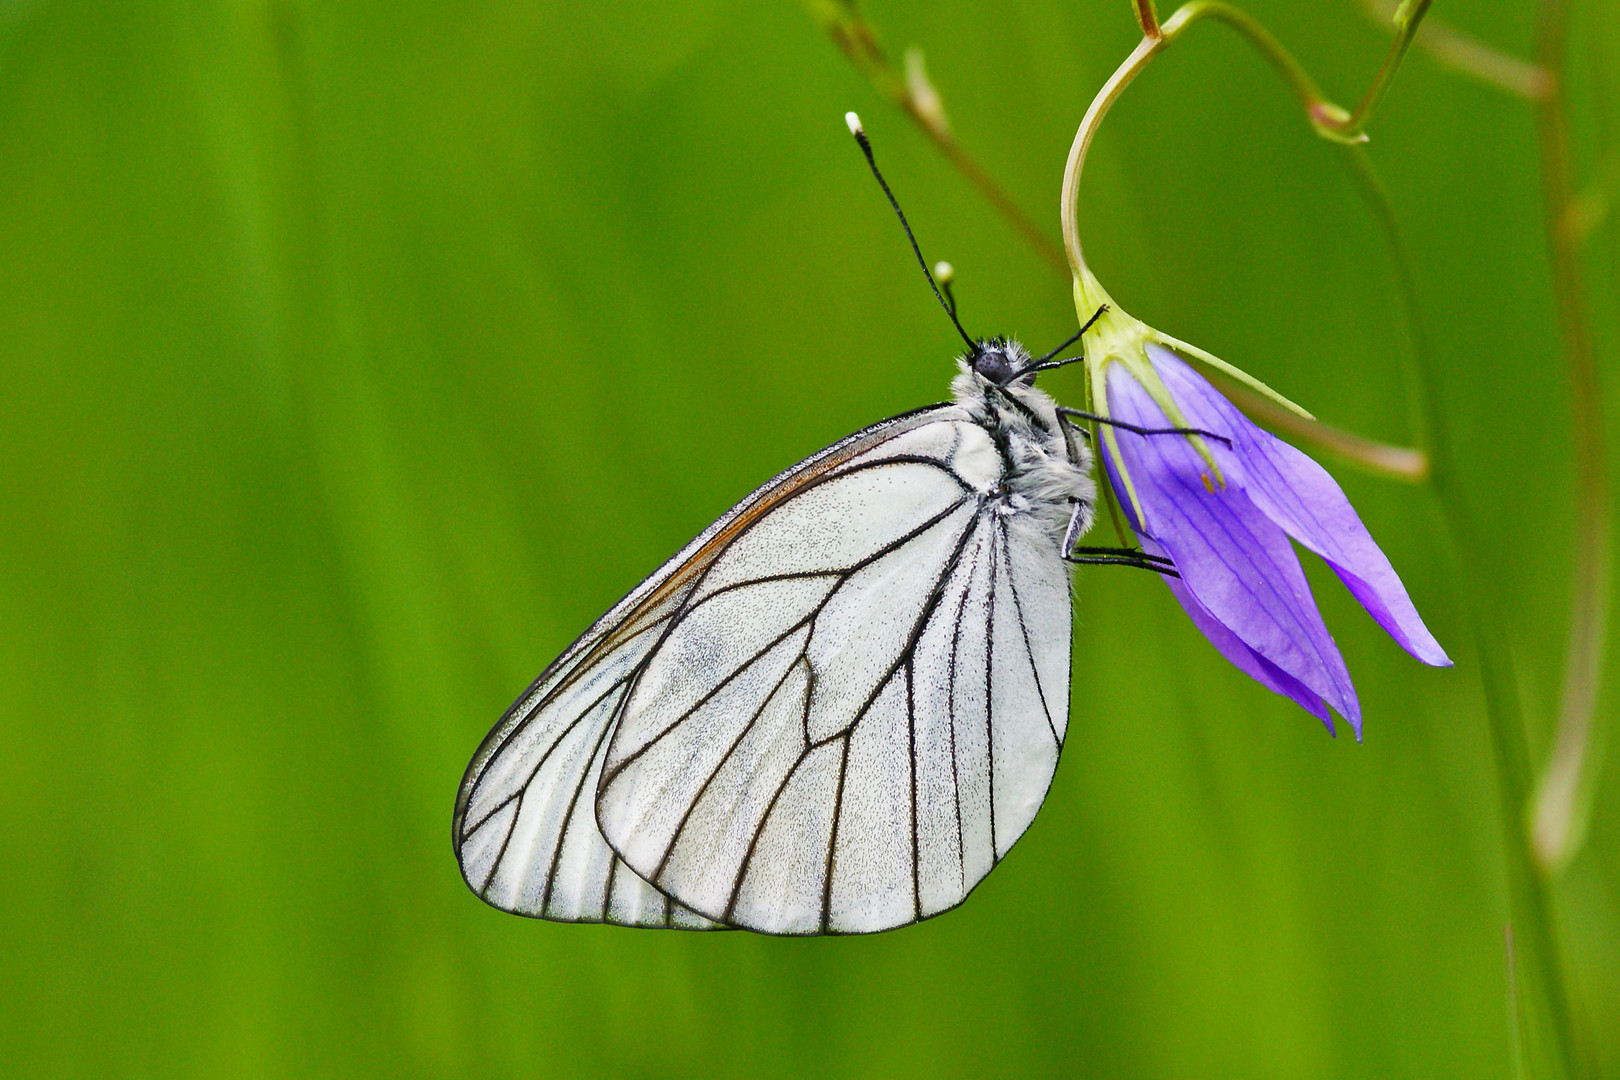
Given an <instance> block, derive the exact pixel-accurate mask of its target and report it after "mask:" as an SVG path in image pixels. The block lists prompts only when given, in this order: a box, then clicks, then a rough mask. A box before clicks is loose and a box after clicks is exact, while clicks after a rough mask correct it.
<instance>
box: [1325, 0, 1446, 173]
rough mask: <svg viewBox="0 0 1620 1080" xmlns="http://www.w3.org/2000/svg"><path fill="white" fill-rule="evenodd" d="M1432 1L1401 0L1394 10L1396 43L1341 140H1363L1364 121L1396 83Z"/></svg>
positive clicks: (1370, 117) (1390, 49)
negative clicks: (1393, 83)
mask: <svg viewBox="0 0 1620 1080" xmlns="http://www.w3.org/2000/svg"><path fill="white" fill-rule="evenodd" d="M1431 2H1432V0H1402V3H1401V5H1400V6H1399V7H1397V8H1396V9H1395V40H1394V41H1392V42H1390V43H1389V52H1387V53H1385V54H1384V63H1383V66H1381V67H1380V68H1379V69H1378V74H1377V75H1375V76H1373V81H1372V85H1371V86H1369V87H1368V88H1367V94H1366V96H1365V97H1363V98H1362V99H1361V104H1360V105H1357V106H1356V111H1355V112H1354V113H1351V114H1350V119H1349V120H1348V121H1347V122H1346V123H1345V125H1344V128H1343V130H1342V131H1341V132H1340V133H1339V134H1340V137H1341V138H1343V139H1344V140H1345V141H1346V142H1364V141H1366V138H1367V136H1366V129H1367V122H1368V121H1369V120H1371V119H1372V114H1373V110H1374V109H1376V108H1378V103H1379V102H1381V101H1383V100H1384V94H1385V93H1387V92H1388V91H1389V84H1390V83H1392V82H1394V81H1395V72H1396V70H1397V69H1398V68H1399V67H1400V66H1401V61H1402V60H1403V59H1404V58H1405V57H1406V50H1407V49H1409V48H1411V47H1412V38H1413V37H1414V36H1416V34H1417V31H1418V26H1419V25H1420V24H1421V23H1422V22H1423V16H1424V15H1425V14H1426V13H1427V12H1428V10H1429V4H1430V3H1431Z"/></svg>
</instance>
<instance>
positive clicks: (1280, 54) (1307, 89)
mask: <svg viewBox="0 0 1620 1080" xmlns="http://www.w3.org/2000/svg"><path fill="white" fill-rule="evenodd" d="M1201 19H1213V20H1215V21H1216V22H1219V23H1225V24H1226V25H1227V26H1229V27H1231V28H1232V29H1233V30H1235V31H1237V33H1238V34H1239V35H1240V36H1241V37H1242V38H1243V39H1244V40H1245V41H1247V42H1248V43H1249V44H1250V45H1251V46H1252V47H1253V48H1254V50H1255V51H1256V52H1258V53H1259V54H1260V55H1261V57H1262V58H1263V59H1264V60H1265V61H1266V63H1268V64H1270V65H1271V66H1272V68H1273V70H1275V71H1276V72H1277V74H1278V75H1279V76H1281V77H1282V80H1283V82H1285V83H1287V84H1288V89H1289V91H1290V92H1291V93H1292V94H1293V95H1294V99H1295V100H1296V101H1298V102H1299V103H1300V105H1301V106H1303V107H1304V109H1305V114H1306V115H1307V116H1308V117H1309V118H1310V120H1311V123H1312V124H1313V125H1315V126H1316V127H1317V129H1318V130H1319V131H1320V130H1321V120H1322V119H1337V120H1340V121H1343V120H1346V119H1348V118H1349V116H1350V114H1349V113H1347V112H1345V111H1344V109H1342V108H1340V107H1339V106H1338V105H1335V104H1333V103H1332V102H1331V101H1329V100H1328V99H1327V97H1326V96H1325V95H1323V93H1322V91H1321V89H1320V88H1319V87H1318V86H1317V85H1316V80H1314V79H1312V78H1311V76H1310V74H1309V73H1308V72H1306V70H1305V69H1304V68H1303V67H1301V66H1300V63H1299V61H1297V60H1295V59H1294V56H1293V54H1292V53H1290V52H1289V51H1288V50H1287V49H1286V48H1285V47H1284V46H1283V43H1282V42H1280V41H1278V40H1277V38H1276V37H1275V36H1274V35H1273V34H1272V33H1271V31H1270V30H1267V29H1266V28H1265V27H1264V26H1263V25H1261V24H1260V22H1259V21H1258V20H1257V19H1255V17H1254V16H1252V15H1250V14H1249V13H1248V12H1246V11H1244V10H1243V9H1242V8H1237V7H1233V6H1232V5H1231V4H1227V3H1222V2H1220V0H1193V2H1192V3H1190V4H1183V5H1182V6H1181V7H1179V8H1177V9H1176V12H1175V14H1173V15H1171V16H1170V18H1169V19H1167V20H1165V24H1164V36H1165V38H1166V39H1167V40H1174V39H1175V38H1178V37H1180V36H1181V35H1182V34H1183V33H1185V32H1186V30H1187V28H1188V27H1190V26H1192V25H1193V24H1194V23H1196V22H1198V21H1199V20H1201Z"/></svg>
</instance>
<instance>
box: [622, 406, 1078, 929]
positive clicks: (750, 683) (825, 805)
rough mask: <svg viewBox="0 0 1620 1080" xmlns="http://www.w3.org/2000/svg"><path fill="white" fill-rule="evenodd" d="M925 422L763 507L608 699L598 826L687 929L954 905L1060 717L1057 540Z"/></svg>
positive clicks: (991, 857) (981, 441) (898, 913)
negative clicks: (697, 921) (615, 714)
mask: <svg viewBox="0 0 1620 1080" xmlns="http://www.w3.org/2000/svg"><path fill="white" fill-rule="evenodd" d="M1001 470H1002V459H1001V457H1000V455H999V454H998V453H997V451H996V449H995V447H994V445H993V444H992V441H991V438H990V436H989V434H988V433H987V432H986V431H985V430H984V429H983V428H982V427H980V426H978V425H976V424H974V423H971V422H967V421H965V420H964V419H962V418H961V417H960V416H959V415H953V414H951V413H949V412H946V411H943V410H942V411H941V412H940V413H938V414H937V415H935V416H934V417H932V418H931V419H930V421H929V422H927V423H925V424H921V425H918V426H916V427H914V428H913V429H911V430H909V431H906V432H904V433H903V434H897V435H896V436H895V437H893V438H891V439H888V440H886V441H884V442H882V443H880V444H878V445H876V446H873V447H871V448H869V449H866V450H864V451H863V452H862V453H860V454H857V455H853V456H851V457H850V458H849V459H848V460H846V461H844V462H842V463H840V464H838V465H836V466H833V467H829V468H826V469H823V470H821V471H820V472H819V473H818V474H817V475H816V476H815V477H814V480H813V481H812V482H806V483H802V484H798V485H795V486H794V488H793V490H791V491H787V492H783V493H782V494H781V496H780V497H779V498H777V499H775V500H774V501H773V502H772V504H771V505H770V507H769V508H768V509H765V510H763V511H762V512H761V513H760V514H759V515H758V516H757V517H756V518H754V519H753V520H752V521H751V522H750V523H749V525H748V526H747V528H746V529H745V530H743V531H741V532H740V533H738V535H737V536H736V537H735V539H734V540H732V541H731V542H730V543H729V544H727V545H726V546H725V547H724V548H723V549H722V550H720V551H718V552H717V553H716V554H715V556H714V558H713V560H712V562H711V564H710V565H709V566H707V567H706V568H705V569H704V570H703V571H702V573H701V575H699V576H698V577H697V579H696V580H694V582H693V583H692V585H691V586H690V587H689V588H688V589H687V590H686V592H685V593H684V596H683V599H682V601H681V602H680V604H679V607H678V610H676V611H674V612H673V613H672V614H671V615H670V616H668V619H667V627H666V628H665V630H664V631H663V634H662V636H661V638H660V640H659V641H658V643H657V644H656V646H654V647H653V648H652V650H651V652H650V654H649V655H648V656H647V657H646V659H645V660H644V661H642V662H641V664H640V666H639V669H638V674H637V676H636V678H635V680H634V681H633V683H632V684H631V685H630V687H629V689H628V692H627V694H626V696H625V699H624V701H623V702H622V703H621V705H620V707H619V713H620V719H619V724H618V728H617V730H616V731H615V733H614V735H613V737H612V741H611V746H610V749H609V750H608V754H607V761H606V764H605V767H604V769H603V773H602V781H601V785H600V792H599V796H598V805H597V820H598V822H599V824H600V826H601V828H602V830H603V834H604V835H605V836H606V838H607V840H608V842H609V843H610V844H611V845H612V846H613V847H614V849H615V850H616V851H617V852H618V853H619V854H620V855H621V856H622V857H623V859H624V860H625V861H626V862H627V863H628V864H629V866H630V867H632V868H634V870H635V871H636V872H637V873H639V874H640V875H642V876H643V877H644V878H645V879H646V880H648V881H650V882H652V883H653V884H654V885H656V886H657V888H658V889H660V890H662V891H663V892H665V893H667V894H668V895H670V896H671V897H673V898H675V899H676V900H678V901H679V902H680V903H681V904H682V905H684V906H686V907H687V908H690V909H691V910H692V911H694V912H699V913H701V914H702V915H703V916H705V917H708V918H710V919H713V920H717V921H721V922H725V923H728V924H732V925H736V926H741V927H746V928H748V929H752V930H759V931H764V932H768V933H787V934H812V933H827V932H868V931H876V930H884V929H889V928H892V927H895V926H900V925H904V924H906V923H909V922H914V921H916V920H917V919H921V918H926V917H927V916H929V915H933V914H937V913H938V912H940V911H944V910H946V909H948V908H951V907H954V906H955V905H957V904H959V903H960V902H961V901H962V900H963V899H964V898H965V897H966V896H967V894H968V892H969V891H970V890H971V889H972V888H973V886H974V885H976V884H977V883H978V881H979V880H980V879H982V878H983V877H984V875H985V874H986V873H988V872H989V870H990V869H991V868H992V867H993V866H994V865H995V863H996V861H997V860H999V859H1000V858H1001V856H1002V855H1004V854H1005V853H1006V851H1007V849H1008V848H1009V847H1010V846H1011V845H1012V843H1013V841H1015V840H1016V839H1017V838H1018V837H1019V835H1021V834H1022V833H1023V831H1024V829H1025V828H1026V827H1027V826H1028V825H1029V822H1030V820H1031V819H1032V818H1033V817H1034V813H1035V810H1036V809H1038V808H1039V805H1040V802H1041V800H1042V799H1043V798H1044V797H1045V793H1046V790H1047V787H1048V786H1049V784H1050V782H1051V778H1052V773H1053V770H1054V768H1055V767H1056V764H1057V757H1058V751H1059V749H1060V747H1061V745H1062V737H1063V732H1064V728H1065V724H1066V721H1067V715H1068V671H1069V663H1068V656H1069V634H1070V614H1069V602H1068V584H1067V573H1066V567H1065V564H1064V563H1063V561H1062V559H1061V558H1060V556H1059V551H1058V547H1057V544H1056V543H1055V541H1054V538H1053V537H1051V536H1048V535H1046V534H1045V532H1044V531H1042V530H1041V529H1040V528H1038V527H1035V526H1033V525H1032V524H1031V523H1029V522H1028V521H1026V520H1025V519H1024V518H1020V517H1019V516H1018V515H1016V514H1009V513H1007V512H1006V505H1007V504H1006V502H1005V501H1004V500H1003V499H1002V498H1001V496H1002V495H1003V494H1004V492H1003V490H1002V483H1001V482H1002V471H1001Z"/></svg>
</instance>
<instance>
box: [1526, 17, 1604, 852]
mask: <svg viewBox="0 0 1620 1080" xmlns="http://www.w3.org/2000/svg"><path fill="white" fill-rule="evenodd" d="M1568 24H1569V8H1568V4H1567V3H1566V2H1565V0H1541V3H1540V4H1539V6H1538V18H1537V34H1536V60H1537V62H1538V63H1539V64H1540V65H1541V66H1542V68H1543V69H1545V70H1546V71H1548V72H1551V73H1553V78H1552V89H1551V92H1550V93H1548V94H1547V95H1546V96H1545V97H1544V98H1543V99H1542V100H1541V101H1540V102H1539V103H1538V106H1537V109H1536V130H1537V135H1538V142H1539V145H1540V150H1541V190H1542V204H1543V211H1544V216H1545V218H1546V227H1547V250H1548V253H1549V255H1550V257H1551V258H1550V261H1551V265H1552V284H1553V295H1554V297H1555V300H1556V305H1557V313H1558V332H1559V338H1560V340H1561V341H1562V343H1563V351H1564V365H1565V369H1566V370H1567V371H1568V373H1569V383H1570V434H1571V436H1572V438H1573V442H1574V450H1575V514H1576V519H1575V560H1574V580H1573V582H1572V586H1573V588H1572V593H1571V599H1570V607H1571V610H1570V632H1569V649H1568V653H1567V654H1566V657H1565V666H1564V684H1563V693H1562V697H1561V700H1560V703H1559V711H1558V734H1557V736H1556V738H1555V741H1554V744H1553V753H1552V758H1551V760H1550V761H1549V762H1548V765H1547V769H1546V771H1545V773H1543V775H1542V777H1541V781H1540V784H1539V790H1538V792H1537V797H1536V803H1535V812H1534V816H1533V819H1532V820H1533V825H1532V829H1533V833H1534V836H1535V843H1536V854H1537V857H1538V859H1539V861H1540V863H1541V866H1542V868H1543V869H1544V870H1545V871H1548V872H1554V871H1556V870H1558V869H1560V868H1562V867H1563V866H1564V865H1565V864H1566V863H1567V862H1568V861H1569V859H1570V857H1571V856H1572V855H1573V854H1574V853H1575V851H1576V850H1577V849H1578V848H1579V845H1580V842H1581V839H1582V833H1583V832H1584V828H1583V826H1584V820H1583V819H1584V816H1585V814H1584V803H1585V799H1584V798H1583V795H1584V792H1585V791H1586V790H1587V789H1588V788H1589V786H1590V784H1591V783H1592V780H1591V777H1590V776H1587V775H1585V774H1586V773H1587V771H1588V770H1587V768H1586V762H1587V760H1588V757H1589V753H1588V751H1589V747H1590V744H1591V742H1592V726H1593V713H1594V710H1595V709H1596V706H1597V695H1598V686H1599V680H1600V677H1601V674H1602V669H1603V655H1604V644H1605V638H1606V636H1607V630H1608V626H1607V620H1608V608H1609V578H1610V569H1611V564H1610V544H1609V517H1610V497H1609V478H1608V466H1607V456H1606V441H1605V435H1604V419H1603V388H1602V385H1601V382H1600V379H1599V376H1598V369H1597V358H1596V355H1595V348H1594V345H1593V340H1592V328H1591V315H1590V312H1589V311H1588V308H1587V303H1586V289H1585V283H1584V281H1583V279H1582V276H1581V259H1580V247H1581V239H1582V238H1581V236H1580V234H1579V233H1578V232H1577V230H1576V228H1575V227H1574V226H1575V224H1576V223H1575V221H1574V215H1573V213H1572V210H1571V208H1572V207H1573V206H1574V205H1575V201H1576V194H1575V184H1574V178H1573V170H1572V166H1571V161H1570V132H1569V103H1568V97H1567V92H1566V88H1565V83H1564V80H1563V78H1561V77H1559V73H1561V72H1562V71H1563V70H1564V68H1565V66H1566V65H1565V62H1564V61H1565V54H1566V52H1567V50H1568V32H1569V31H1568Z"/></svg>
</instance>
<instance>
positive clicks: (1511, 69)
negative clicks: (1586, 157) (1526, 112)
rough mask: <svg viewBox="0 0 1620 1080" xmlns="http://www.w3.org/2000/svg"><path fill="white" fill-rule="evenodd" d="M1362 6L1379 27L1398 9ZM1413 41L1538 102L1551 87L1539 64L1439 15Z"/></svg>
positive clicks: (1376, 2) (1382, 3)
mask: <svg viewBox="0 0 1620 1080" xmlns="http://www.w3.org/2000/svg"><path fill="white" fill-rule="evenodd" d="M1365 6H1366V9H1367V14H1369V15H1371V16H1372V18H1373V20H1374V21H1375V22H1377V23H1378V25H1379V26H1383V27H1388V28H1390V29H1394V26H1395V13H1396V12H1397V11H1399V10H1400V5H1399V4H1397V3H1396V2H1395V0H1367V2H1366V5H1365ZM1413 41H1414V42H1415V43H1416V44H1417V47H1418V48H1420V49H1422V50H1423V51H1424V52H1426V53H1428V54H1429V55H1430V56H1432V57H1434V59H1436V60H1438V61H1439V62H1440V63H1441V64H1444V65H1445V66H1446V67H1449V68H1451V69H1452V70H1453V71H1457V72H1461V73H1462V74H1464V75H1467V76H1469V77H1471V78H1474V79H1478V80H1479V81H1480V82H1483V83H1487V84H1489V85H1491V86H1494V87H1496V88H1497V89H1499V90H1506V91H1507V92H1508V93H1510V94H1514V95H1517V96H1518V97H1522V98H1525V99H1526V100H1529V101H1539V100H1541V98H1542V97H1543V96H1544V95H1545V94H1546V93H1547V91H1548V90H1549V89H1550V88H1551V82H1552V81H1551V79H1550V78H1549V77H1548V75H1547V72H1546V71H1544V70H1543V69H1542V68H1541V67H1540V66H1539V65H1537V64H1532V63H1530V62H1529V61H1526V60H1521V59H1519V58H1518V57H1517V56H1511V55H1509V54H1508V53H1505V52H1503V51H1502V50H1500V49H1495V48H1492V47H1491V46H1489V45H1487V44H1485V43H1484V42H1483V41H1480V40H1479V39H1478V38H1476V37H1474V36H1473V35H1472V34H1465V33H1463V32H1462V31H1461V30H1458V29H1457V28H1455V27H1453V26H1448V25H1447V24H1445V23H1443V22H1441V21H1440V20H1439V19H1438V18H1430V19H1427V20H1425V21H1424V23H1423V25H1422V27H1420V28H1419V29H1418V32H1417V34H1416V35H1415V36H1414V38H1413Z"/></svg>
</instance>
